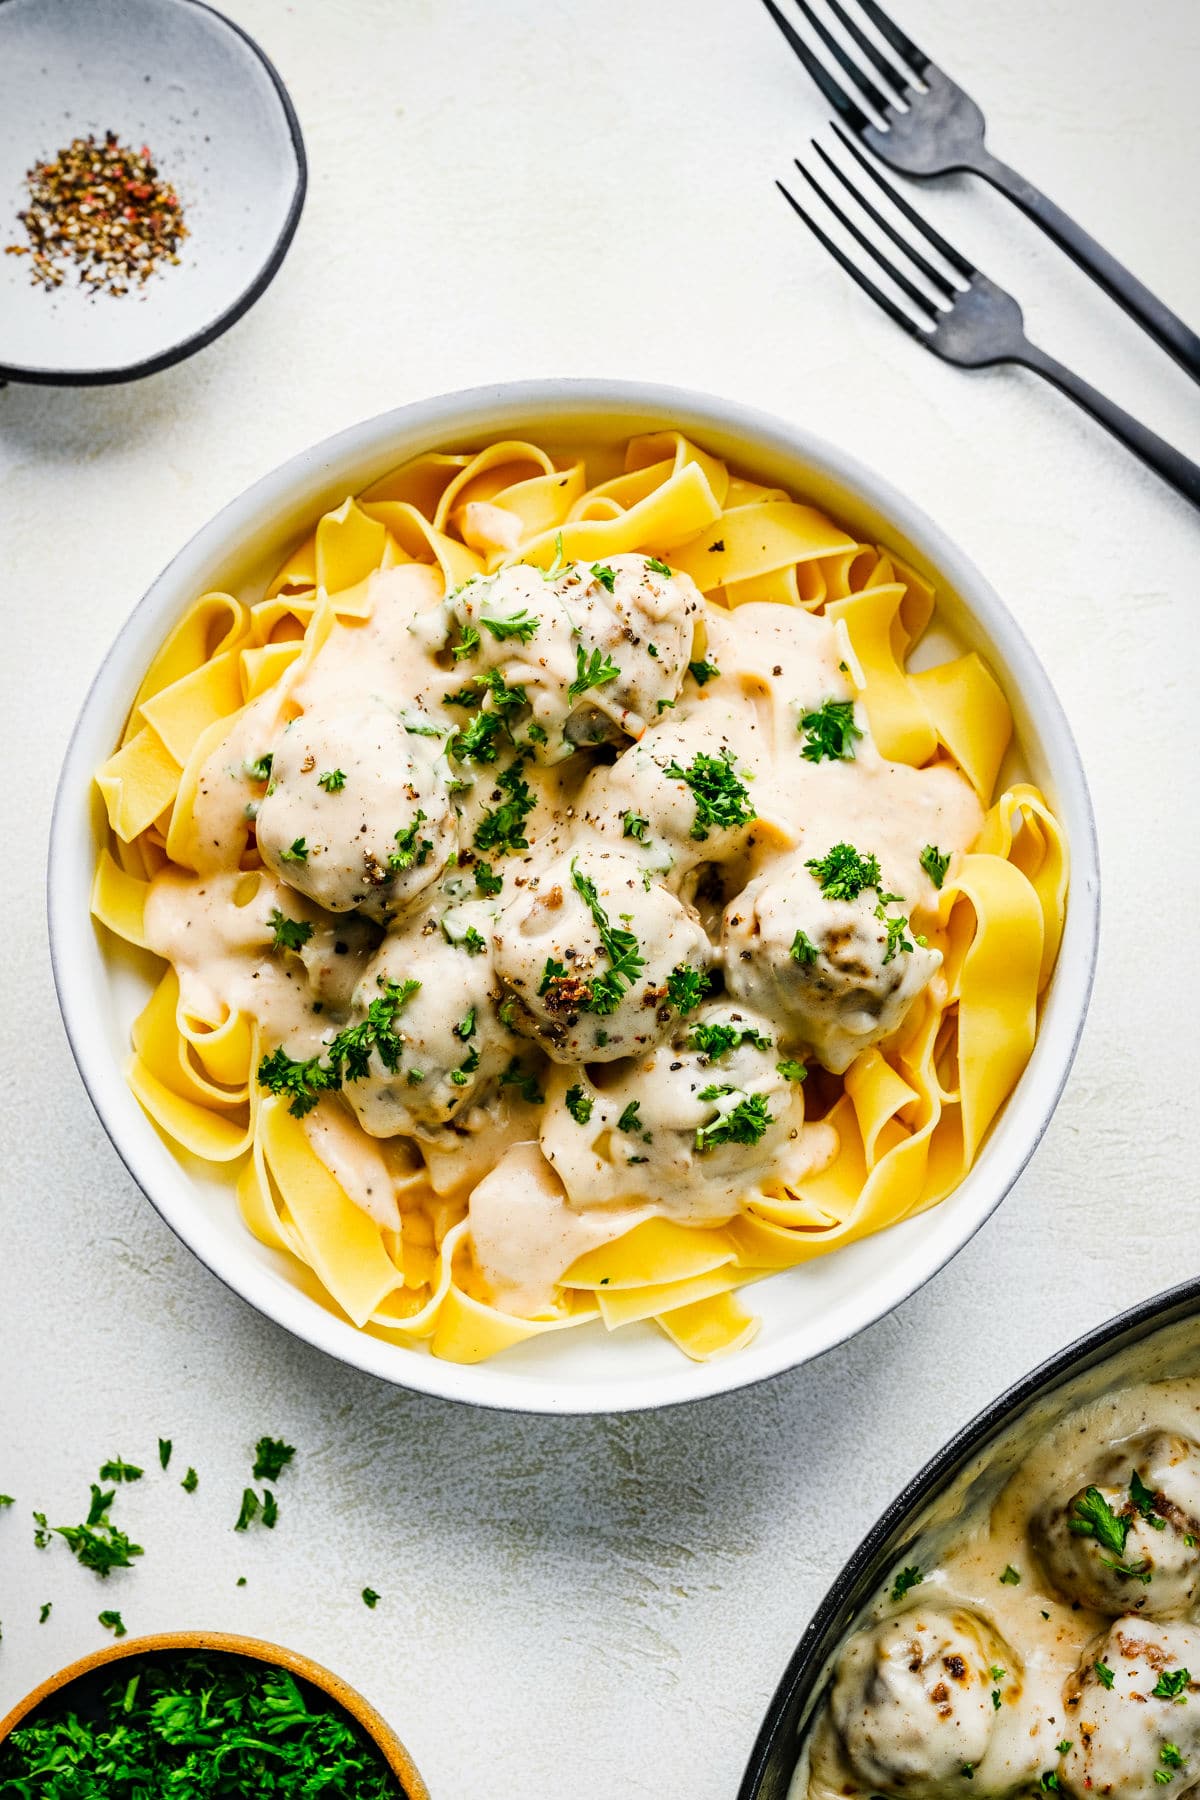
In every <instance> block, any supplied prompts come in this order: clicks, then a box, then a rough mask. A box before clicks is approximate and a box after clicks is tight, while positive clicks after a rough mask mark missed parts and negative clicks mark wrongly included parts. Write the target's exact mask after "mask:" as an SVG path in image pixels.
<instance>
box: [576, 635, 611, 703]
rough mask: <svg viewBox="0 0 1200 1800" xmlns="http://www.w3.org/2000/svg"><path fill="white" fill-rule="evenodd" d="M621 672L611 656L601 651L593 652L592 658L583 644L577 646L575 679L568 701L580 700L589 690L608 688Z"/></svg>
mask: <svg viewBox="0 0 1200 1800" xmlns="http://www.w3.org/2000/svg"><path fill="white" fill-rule="evenodd" d="M620 673H621V671H620V669H619V668H618V667H617V665H616V663H615V662H614V661H613V660H612V657H611V656H606V655H605V654H604V652H603V651H601V650H593V651H592V654H591V656H590V657H588V656H587V655H586V653H585V651H584V648H583V645H582V644H576V646H575V679H574V681H573V682H572V683H571V685H570V687H569V688H568V689H567V698H568V700H580V699H582V697H583V695H584V694H586V693H587V692H588V690H589V688H598V687H606V686H607V685H608V683H609V682H610V681H615V680H616V679H617V677H618V676H619V675H620Z"/></svg>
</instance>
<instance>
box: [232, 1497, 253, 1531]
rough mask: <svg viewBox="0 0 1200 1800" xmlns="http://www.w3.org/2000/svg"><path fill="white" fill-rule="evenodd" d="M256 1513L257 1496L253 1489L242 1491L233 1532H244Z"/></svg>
mask: <svg viewBox="0 0 1200 1800" xmlns="http://www.w3.org/2000/svg"><path fill="white" fill-rule="evenodd" d="M257 1513H258V1495H257V1494H256V1493H255V1491H254V1489H253V1488H243V1489H242V1508H241V1511H240V1512H239V1513H238V1516H237V1524H236V1525H235V1526H234V1528H233V1529H234V1530H235V1531H245V1530H246V1529H247V1528H248V1526H249V1525H250V1523H251V1521H252V1520H253V1519H254V1518H255V1517H256V1516H257Z"/></svg>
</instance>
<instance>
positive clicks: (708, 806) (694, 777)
mask: <svg viewBox="0 0 1200 1800" xmlns="http://www.w3.org/2000/svg"><path fill="white" fill-rule="evenodd" d="M733 765H734V757H733V752H732V750H728V749H725V750H722V751H721V753H720V755H719V756H707V755H705V753H704V752H703V751H702V750H699V751H697V752H696V755H695V756H693V758H692V760H691V762H690V763H689V765H688V767H687V768H686V769H684V768H681V767H680V765H679V764H678V763H677V762H674V761H672V762H669V763H668V764H667V766H666V769H665V770H664V773H665V774H667V775H669V776H670V777H671V779H672V781H683V782H686V783H687V785H688V787H689V788H690V789H691V790H692V798H693V800H694V801H695V802H696V816H695V818H694V819H693V821H692V829H691V833H690V835H691V836H692V837H693V838H695V839H696V840H697V841H698V842H701V843H702V842H703V841H704V839H705V838H706V837H707V836H708V834H709V831H710V830H711V829H712V828H713V827H716V828H717V829H718V830H728V829H730V828H731V827H733V826H735V825H748V824H749V823H750V820H751V819H753V818H755V817H756V814H755V811H754V808H753V806H751V804H750V790H749V789H748V788H747V787H746V784H745V783H744V782H743V781H742V780H741V779H740V778H739V776H738V774H737V772H736V770H735V769H734V766H733Z"/></svg>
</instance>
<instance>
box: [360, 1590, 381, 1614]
mask: <svg viewBox="0 0 1200 1800" xmlns="http://www.w3.org/2000/svg"><path fill="white" fill-rule="evenodd" d="M362 1601H363V1605H364V1606H369V1607H370V1609H371V1611H372V1612H374V1610H375V1608H376V1607H377V1606H378V1605H379V1595H378V1594H377V1593H376V1592H375V1589H374V1588H364V1589H363V1591H362Z"/></svg>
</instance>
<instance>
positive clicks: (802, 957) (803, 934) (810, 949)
mask: <svg viewBox="0 0 1200 1800" xmlns="http://www.w3.org/2000/svg"><path fill="white" fill-rule="evenodd" d="M820 954H821V952H820V951H819V950H818V949H817V946H816V945H815V944H814V943H813V941H812V939H811V938H810V937H809V935H808V933H807V931H798V932H797V933H796V935H795V937H794V938H793V939H792V947H791V949H790V950H789V952H788V955H789V956H790V957H791V959H792V961H793V962H798V963H815V962H816V960H817V958H818V956H820Z"/></svg>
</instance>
